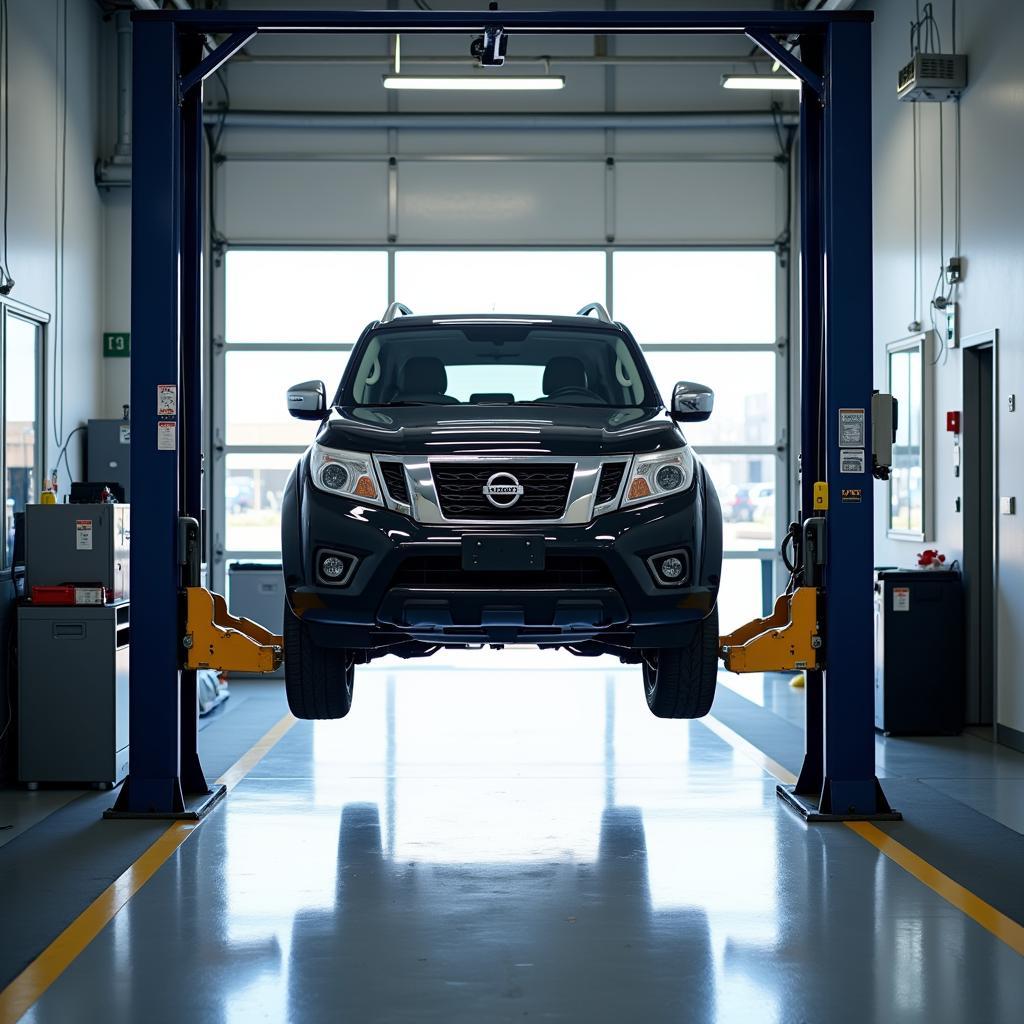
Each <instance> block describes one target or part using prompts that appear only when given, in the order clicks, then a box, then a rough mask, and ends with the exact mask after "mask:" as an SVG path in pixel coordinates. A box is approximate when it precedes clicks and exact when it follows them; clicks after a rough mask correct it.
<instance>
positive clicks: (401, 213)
mask: <svg viewBox="0 0 1024 1024" xmlns="http://www.w3.org/2000/svg"><path fill="white" fill-rule="evenodd" d="M604 173H605V171H604V167H603V166H602V165H601V164H561V165H560V164H547V163H536V164H529V163H512V164H495V163H484V164H476V163H472V164H470V163H467V164H451V163H445V164H423V163H419V164H405V165H400V167H399V187H398V240H399V242H401V243H407V244H410V243H416V242H429V243H435V242H436V243H441V244H444V243H446V242H505V243H510V244H515V243H521V244H524V245H525V244H536V243H544V242H559V243H565V242H568V243H572V242H596V243H600V242H602V241H603V239H604Z"/></svg>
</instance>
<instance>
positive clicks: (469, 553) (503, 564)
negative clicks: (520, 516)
mask: <svg viewBox="0 0 1024 1024" xmlns="http://www.w3.org/2000/svg"><path fill="white" fill-rule="evenodd" d="M462 568H463V569H464V570H466V571H468V572H510V571H512V570H528V571H534V572H540V571H542V570H543V568H544V538H543V537H542V536H540V535H538V536H524V535H523V534H510V535H505V534H493V533H492V534H473V535H470V536H468V537H463V538H462Z"/></svg>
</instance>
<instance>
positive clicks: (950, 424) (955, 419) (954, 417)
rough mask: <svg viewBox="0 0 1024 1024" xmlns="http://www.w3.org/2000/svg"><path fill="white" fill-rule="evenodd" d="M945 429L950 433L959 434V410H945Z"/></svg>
mask: <svg viewBox="0 0 1024 1024" xmlns="http://www.w3.org/2000/svg"><path fill="white" fill-rule="evenodd" d="M946 430H948V431H949V433H951V434H959V433H960V412H959V410H957V411H955V412H947V413H946Z"/></svg>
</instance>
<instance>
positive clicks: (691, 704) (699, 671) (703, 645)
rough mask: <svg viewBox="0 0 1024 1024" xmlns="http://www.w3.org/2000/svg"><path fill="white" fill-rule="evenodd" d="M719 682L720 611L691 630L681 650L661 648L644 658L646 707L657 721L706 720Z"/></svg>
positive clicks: (716, 611) (713, 613) (714, 609)
mask: <svg viewBox="0 0 1024 1024" xmlns="http://www.w3.org/2000/svg"><path fill="white" fill-rule="evenodd" d="M717 682H718V608H717V606H716V607H715V608H713V609H712V611H711V614H710V615H709V616H708V617H707V618H706V619H703V620H702V621H701V622H698V623H695V624H694V625H693V626H692V627H691V631H690V635H689V637H688V638H687V639H686V641H685V643H684V646H682V647H662V648H660V649H659V650H656V651H651V652H650V653H649V654H647V655H645V657H644V691H645V692H646V694H647V706H648V707H649V708H650V709H651V713H652V714H653V715H655V716H656V717H658V718H703V717H704V716H705V715H706V714H707V713H708V712H709V711H710V710H711V704H712V702H713V701H714V699H715V687H716V685H717Z"/></svg>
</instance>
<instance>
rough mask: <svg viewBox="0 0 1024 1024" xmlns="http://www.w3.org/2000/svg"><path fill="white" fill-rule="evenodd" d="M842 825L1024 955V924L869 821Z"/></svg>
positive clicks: (757, 756) (754, 755)
mask: <svg viewBox="0 0 1024 1024" xmlns="http://www.w3.org/2000/svg"><path fill="white" fill-rule="evenodd" d="M700 723H701V725H703V726H705V727H707V728H708V729H709V730H710V731H711V732H713V733H714V734H715V735H716V736H718V737H719V739H722V740H725V742H726V743H728V744H729V746H731V747H733V749H735V750H738V751H739V752H740V753H741V754H744V755H746V756H747V757H748V758H750V760H752V761H753V762H754V763H755V764H757V765H758V766H759V767H760V768H763V769H764V770H765V771H766V772H768V774H769V775H774V776H775V778H776V779H778V780H779V782H782V783H784V784H785V785H787V786H792V785H793V784H794V783H795V782H796V776H795V775H794V774H793V773H792V772H791V771H789V770H788V769H786V768H783V767H782V765H780V764H779V763H778V761H773V760H772V759H771V758H770V757H769V756H768V755H767V754H765V753H764V752H763V751H762V750H758V748H757V747H755V746H754V745H753V744H752V743H750V742H748V741H747V740H745V739H744V738H743V737H742V736H740V735H739V734H738V733H735V732H733V730H732V729H730V728H729V727H728V726H727V725H723V724H722V722H720V721H719V720H718V719H717V718H713V717H712V716H711V715H708V716H707V717H706V718H702V719H700ZM842 824H844V825H845V826H846V827H847V828H848V829H850V831H852V832H856V833H857V835H859V836H860V837H861V838H862V839H866V840H867V841H868V842H869V843H870V844H871V845H872V846H873V847H874V848H875V849H876V850H878V852H879V853H881V854H884V855H885V856H886V857H888V858H889V860H891V861H892V862H893V863H894V864H898V865H899V866H900V867H901V868H903V870H904V871H906V872H908V873H909V874H911V875H913V876H914V878H916V879H917V880H918V881H919V882H921V883H922V884H924V885H926V886H928V888H929V889H931V890H932V892H934V893H935V894H936V895H938V896H941V897H942V899H944V900H945V901H946V902H947V903H949V904H950V905H951V906H953V907H956V909H957V910H959V911H961V912H962V913H964V914H966V915H967V916H968V917H969V918H970V919H971V920H972V921H976V922H977V923H978V924H980V925H981V927H982V928H984V929H985V930H986V931H987V932H991V934H992V935H994V936H995V937H996V938H997V939H999V941H1000V942H1003V943H1005V944H1006V945H1007V946H1009V947H1010V949H1012V950H1013V951H1014V952H1015V953H1018V954H1020V955H1021V956H1024V926H1022V925H1020V924H1018V923H1017V922H1016V921H1014V920H1013V918H1012V917H1007V916H1006V915H1005V914H1004V913H1002V912H1001V911H999V910H996V908H995V907H993V906H992V905H991V904H990V903H986V902H985V901H984V900H983V899H981V897H979V896H975V895H974V893H973V892H971V891H970V889H965V888H964V887H963V886H962V885H961V884H960V883H959V882H954V881H953V879H952V878H950V877H949V876H948V875H944V874H943V873H942V872H941V871H939V869H938V868H935V867H932V865H931V864H929V863H928V861H926V860H924V858H922V857H919V856H918V855H917V854H916V853H914V852H913V851H912V850H908V849H907V847H905V846H904V845H903V844H902V843H900V842H898V841H897V840H895V839H893V837H892V836H890V835H889V834H888V833H887V832H883V831H882V830H881V829H880V828H879V827H878V826H877V825H873V824H872V823H871V822H870V821H844V822H843V823H842Z"/></svg>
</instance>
